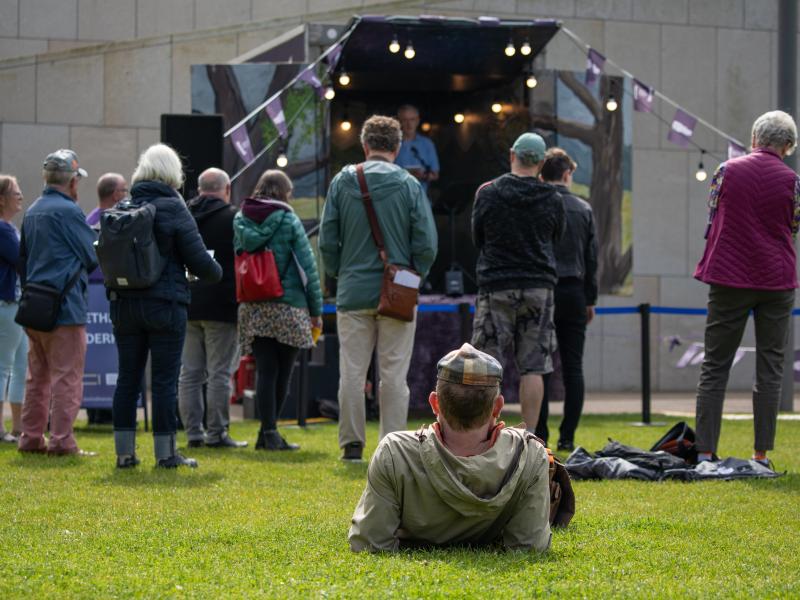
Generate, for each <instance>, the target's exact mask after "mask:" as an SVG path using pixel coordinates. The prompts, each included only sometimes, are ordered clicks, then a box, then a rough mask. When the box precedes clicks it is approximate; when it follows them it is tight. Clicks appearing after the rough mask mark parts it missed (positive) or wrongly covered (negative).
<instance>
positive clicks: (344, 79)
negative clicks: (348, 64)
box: [339, 71, 350, 86]
mask: <svg viewBox="0 0 800 600" xmlns="http://www.w3.org/2000/svg"><path fill="white" fill-rule="evenodd" d="M339 85H342V86H348V85H350V75H348V74H347V73H345V72H344V71H343V72H342V74H341V75H339Z"/></svg>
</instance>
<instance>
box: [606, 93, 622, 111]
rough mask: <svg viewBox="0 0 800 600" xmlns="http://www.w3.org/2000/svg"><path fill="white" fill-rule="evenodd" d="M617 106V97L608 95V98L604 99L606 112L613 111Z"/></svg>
mask: <svg viewBox="0 0 800 600" xmlns="http://www.w3.org/2000/svg"><path fill="white" fill-rule="evenodd" d="M617 108H619V104H617V99H616V98H614V96H610V97H609V99H608V100H607V101H606V110H607V111H608V112H614V111H615V110H617Z"/></svg>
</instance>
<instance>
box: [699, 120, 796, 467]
mask: <svg viewBox="0 0 800 600" xmlns="http://www.w3.org/2000/svg"><path fill="white" fill-rule="evenodd" d="M796 146H797V126H796V125H795V122H794V120H793V119H792V117H791V116H789V115H788V114H786V113H785V112H782V111H779V110H775V111H771V112H768V113H765V114H763V115H761V116H760V117H758V119H756V121H755V123H754V124H753V134H752V147H753V149H752V152H751V153H750V154H748V155H747V156H742V157H739V158H734V159H731V160H728V161H726V162H724V163H722V164H721V165H720V166H719V168H718V169H717V171H716V173H715V174H714V177H713V179H712V181H711V192H710V194H709V200H708V206H709V219H708V228H707V229H706V236H705V237H706V248H705V252H704V253H703V258H701V259H700V262H699V263H698V265H697V269H696V270H695V273H694V276H695V278H697V279H699V280H700V281H702V282H704V283H707V284H709V285H710V289H709V294H708V318H707V320H706V330H705V358H704V359H703V367H702V370H701V372H700V381H699V383H698V385H697V406H696V411H697V441H696V445H697V451H698V461H704V460H712V459H713V458H715V453H716V451H717V443H718V441H719V434H720V425H721V422H722V404H723V401H724V399H725V387H726V385H727V382H728V373H729V371H730V368H731V365H732V364H733V359H734V356H735V354H736V350H737V349H738V347H739V343H740V342H741V339H742V333H743V332H744V328H745V325H746V323H747V317H748V315H749V314H750V311H752V312H753V318H754V321H755V334H756V377H755V383H754V385H753V417H754V418H753V422H754V429H755V444H754V454H753V459H754V460H756V461H758V462H760V463H762V464H764V465H769V464H770V463H769V460H768V459H767V451H769V450H772V449H773V446H774V443H775V425H776V422H777V416H778V404H779V400H780V391H781V380H782V376H783V355H784V350H785V347H786V341H787V336H788V331H789V327H790V326H791V315H792V307H793V306H794V290H795V288H796V287H797V275H796V272H797V269H796V263H797V257H796V255H795V247H794V240H795V237H796V235H797V230H798V225H799V224H800V178H798V176H797V174H796V173H795V172H794V171H793V170H792V169H790V168H789V167H787V166H786V165H785V164H784V162H783V158H784V157H785V156H787V155H789V154H791V153H792V152H794V149H795V147H796Z"/></svg>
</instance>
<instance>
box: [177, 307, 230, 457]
mask: <svg viewBox="0 0 800 600" xmlns="http://www.w3.org/2000/svg"><path fill="white" fill-rule="evenodd" d="M238 362H239V344H238V341H237V334H236V324H235V323H223V322H221V321H189V322H188V323H187V324H186V341H185V342H184V344H183V356H182V363H181V374H180V377H179V379H178V408H179V409H180V413H181V419H182V420H183V427H184V429H185V430H186V437H187V438H188V439H189V440H203V439H204V435H203V434H204V432H203V385H204V384H205V385H206V425H207V427H208V430H207V431H206V432H205V441H206V442H209V443H214V442H218V441H220V439H221V438H222V437H224V436H225V435H227V431H228V423H229V421H230V417H229V415H230V410H229V408H230V399H231V375H233V371H234V370H235V369H236V364H237V363H238Z"/></svg>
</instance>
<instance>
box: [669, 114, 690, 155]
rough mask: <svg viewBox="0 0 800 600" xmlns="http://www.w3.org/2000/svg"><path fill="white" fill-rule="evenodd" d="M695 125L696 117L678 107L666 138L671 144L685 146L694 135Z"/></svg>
mask: <svg viewBox="0 0 800 600" xmlns="http://www.w3.org/2000/svg"><path fill="white" fill-rule="evenodd" d="M695 125H697V119H696V118H694V117H693V116H692V115H690V114H689V113H687V112H685V111H683V110H681V109H680V108H679V109H678V110H676V111H675V117H674V118H673V119H672V125H671V126H670V128H669V135H667V139H668V140H669V141H670V142H672V143H673V144H678V146H681V147H683V148H686V146H688V145H689V141H690V140H691V139H692V135H694V127H695Z"/></svg>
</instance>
